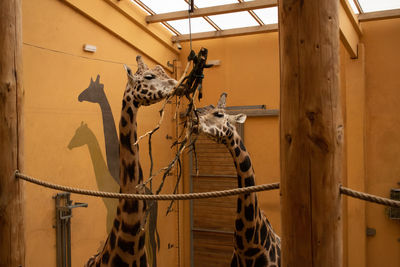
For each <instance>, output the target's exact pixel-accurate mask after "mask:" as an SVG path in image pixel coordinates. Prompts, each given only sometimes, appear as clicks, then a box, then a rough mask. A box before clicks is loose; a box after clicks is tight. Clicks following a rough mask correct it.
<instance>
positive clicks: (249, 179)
mask: <svg viewBox="0 0 400 267" xmlns="http://www.w3.org/2000/svg"><path fill="white" fill-rule="evenodd" d="M253 185H255V183H254V177H253V176H249V177H247V178H245V179H244V186H245V187H248V186H253Z"/></svg>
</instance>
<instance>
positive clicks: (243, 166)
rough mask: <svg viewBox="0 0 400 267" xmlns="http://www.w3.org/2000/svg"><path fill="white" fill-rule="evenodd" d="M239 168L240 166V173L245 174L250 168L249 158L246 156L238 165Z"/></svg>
mask: <svg viewBox="0 0 400 267" xmlns="http://www.w3.org/2000/svg"><path fill="white" fill-rule="evenodd" d="M239 166H240V171H242V172H247V171H248V170H249V169H250V167H251V161H250V158H249V156H246V157H245V158H244V160H243V161H242V162H241V163H240V164H239Z"/></svg>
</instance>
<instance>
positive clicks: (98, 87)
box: [78, 75, 160, 267]
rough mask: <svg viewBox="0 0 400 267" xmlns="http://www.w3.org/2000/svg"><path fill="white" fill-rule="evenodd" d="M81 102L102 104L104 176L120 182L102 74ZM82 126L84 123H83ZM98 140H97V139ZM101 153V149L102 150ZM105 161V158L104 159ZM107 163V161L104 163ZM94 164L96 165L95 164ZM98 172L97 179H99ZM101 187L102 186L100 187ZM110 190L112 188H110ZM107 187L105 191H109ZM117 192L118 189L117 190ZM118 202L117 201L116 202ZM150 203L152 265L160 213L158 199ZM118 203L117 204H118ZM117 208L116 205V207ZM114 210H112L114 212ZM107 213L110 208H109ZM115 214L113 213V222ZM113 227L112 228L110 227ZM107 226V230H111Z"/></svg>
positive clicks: (116, 142) (116, 145)
mask: <svg viewBox="0 0 400 267" xmlns="http://www.w3.org/2000/svg"><path fill="white" fill-rule="evenodd" d="M78 100H79V102H83V101H86V102H90V103H95V104H96V103H97V104H98V105H99V106H100V110H101V115H102V119H103V131H104V139H105V146H106V160H107V168H108V171H107V173H108V176H107V177H106V176H104V177H103V178H104V179H109V180H114V181H115V182H116V183H117V184H119V165H120V164H119V140H118V135H117V130H116V127H115V120H114V116H113V113H112V110H111V107H110V104H109V102H108V99H107V96H106V94H105V92H104V85H103V84H102V83H100V75H97V77H96V80H95V81H93V79H92V78H91V79H90V83H89V86H88V87H87V88H86V89H85V90H83V91H82V93H80V94H79V96H78ZM81 127H82V125H81ZM96 141H97V140H96ZM100 154H101V151H100ZM102 159H103V158H102ZM103 162H104V159H103ZM104 164H105V163H104ZM93 166H94V165H93ZM97 179H98V178H97V174H96V180H97ZM99 189H100V188H99ZM108 190H110V189H108ZM108 190H107V189H105V191H108ZM115 192H116V191H115ZM145 193H146V194H152V191H151V190H150V189H149V188H147V187H145ZM116 203H117V202H116ZM147 204H148V207H149V209H148V211H149V215H148V223H147V227H148V229H147V230H148V231H147V232H146V238H147V242H146V246H147V251H148V254H149V255H148V258H149V262H152V267H156V266H157V257H156V253H157V251H159V250H160V237H159V234H158V231H157V214H158V203H157V201H147ZM116 205H117V204H116ZM114 208H116V207H114ZM114 211H115V209H114ZM114 211H112V212H114ZM107 214H109V213H108V209H107ZM114 215H115V214H113V213H112V214H111V215H110V216H111V217H112V218H111V222H112V220H113V218H114ZM108 223H109V215H107V225H108ZM110 229H111V228H110ZM110 229H109V228H108V227H107V231H109V230H110Z"/></svg>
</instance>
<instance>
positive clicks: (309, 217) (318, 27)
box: [279, 0, 343, 267]
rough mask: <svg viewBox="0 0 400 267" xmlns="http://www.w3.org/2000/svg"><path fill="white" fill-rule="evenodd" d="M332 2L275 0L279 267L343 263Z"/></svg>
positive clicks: (335, 26)
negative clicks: (278, 75) (278, 89)
mask: <svg viewBox="0 0 400 267" xmlns="http://www.w3.org/2000/svg"><path fill="white" fill-rule="evenodd" d="M338 5H339V1H332V0H307V1H304V0H280V1H279V33H280V35H279V41H280V70H281V118H280V119H281V121H280V146H281V149H280V151H281V205H282V206H281V207H282V266H283V267H289V266H290V267H292V266H296V267H302V266H304V267H305V266H307V267H312V266H314V267H317V266H318V267H320V266H324V267H340V266H342V232H341V231H342V229H341V228H342V222H341V197H340V193H339V185H340V175H341V154H342V146H343V123H342V119H341V106H340V98H339V88H340V85H339V66H340V65H339V21H338Z"/></svg>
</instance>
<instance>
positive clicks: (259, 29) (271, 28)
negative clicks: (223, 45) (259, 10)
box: [172, 24, 278, 43]
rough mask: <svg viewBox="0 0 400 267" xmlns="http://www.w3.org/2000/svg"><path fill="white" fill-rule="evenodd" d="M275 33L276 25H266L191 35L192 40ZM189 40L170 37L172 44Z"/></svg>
mask: <svg viewBox="0 0 400 267" xmlns="http://www.w3.org/2000/svg"><path fill="white" fill-rule="evenodd" d="M277 31H278V24H268V25H262V26H252V27H244V28H236V29H231V30H222V31H212V32H201V33H192V40H203V39H213V38H222V37H231V36H239V35H248V34H256V33H266V32H277ZM189 40H190V35H189V34H182V35H178V36H173V37H172V42H174V43H176V42H185V41H189Z"/></svg>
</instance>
